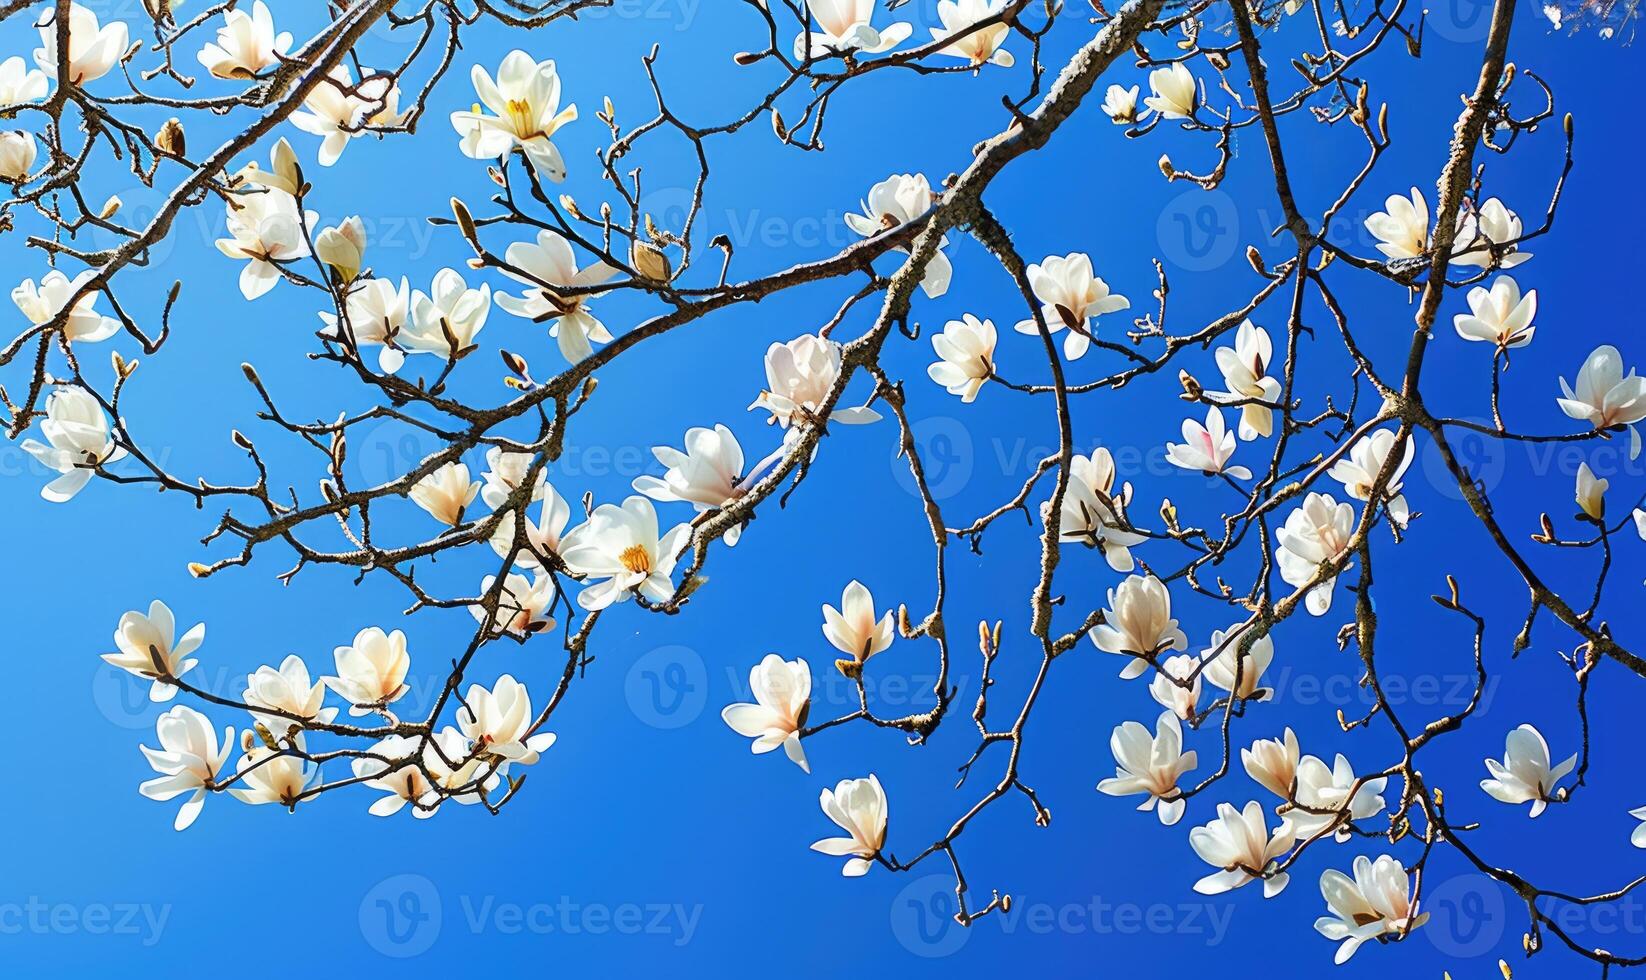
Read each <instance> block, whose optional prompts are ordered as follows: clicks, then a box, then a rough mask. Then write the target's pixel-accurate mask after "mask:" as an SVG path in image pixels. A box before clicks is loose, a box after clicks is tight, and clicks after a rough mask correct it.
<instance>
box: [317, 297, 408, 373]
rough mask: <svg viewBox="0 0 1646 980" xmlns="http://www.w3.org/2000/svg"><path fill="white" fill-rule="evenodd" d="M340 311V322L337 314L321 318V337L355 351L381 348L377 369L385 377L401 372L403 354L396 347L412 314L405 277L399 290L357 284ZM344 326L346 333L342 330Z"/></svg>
mask: <svg viewBox="0 0 1646 980" xmlns="http://www.w3.org/2000/svg"><path fill="white" fill-rule="evenodd" d="M343 311H344V313H345V314H347V316H346V318H345V319H344V320H342V321H341V322H340V321H339V319H338V316H337V314H336V313H321V314H320V322H321V323H322V324H324V326H323V327H322V328H321V331H320V333H321V335H322V336H325V337H330V338H333V339H336V340H338V341H340V342H343V343H345V345H346V346H353V347H356V348H360V347H382V348H383V349H382V350H381V351H379V352H378V354H377V367H378V369H379V370H381V371H382V372H383V373H384V374H393V373H394V372H396V371H398V370H400V366H401V365H402V364H405V363H406V354H405V352H404V351H402V350H401V349H400V346H399V345H400V331H401V328H403V327H404V326H405V325H406V318H407V317H408V316H409V315H410V312H411V299H410V291H409V287H408V286H407V284H406V277H405V276H401V277H400V284H399V285H398V286H397V285H395V284H394V283H393V282H391V281H389V280H387V279H361V280H359V281H357V282H356V283H355V284H354V285H352V286H350V287H349V292H348V296H347V297H345V299H344V300H343ZM345 324H346V325H347V327H348V330H347V331H344V330H343V326H344V325H345ZM345 333H346V337H347V339H345ZM350 342H352V344H351V343H350Z"/></svg>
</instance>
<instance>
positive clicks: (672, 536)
mask: <svg viewBox="0 0 1646 980" xmlns="http://www.w3.org/2000/svg"><path fill="white" fill-rule="evenodd" d="M691 536H692V529H691V527H690V526H689V525H686V524H676V525H675V526H674V527H672V528H670V529H669V531H668V533H666V534H663V535H661V536H660V535H659V534H658V530H657V511H656V509H654V508H653V507H652V502H651V501H650V500H647V499H646V498H645V497H642V496H639V495H638V494H637V495H635V496H632V497H629V498H628V499H626V500H624V501H623V505H622V506H621V507H619V506H617V505H616V504H601V505H600V506H599V507H596V508H595V509H594V513H592V514H590V515H589V519H588V520H587V521H585V522H583V523H582V524H580V525H578V526H577V527H575V528H572V530H571V531H569V532H567V534H566V537H565V539H564V540H563V541H562V542H561V551H560V557H561V558H562V559H563V560H564V561H565V563H566V566H567V567H568V568H570V569H571V570H572V571H573V572H575V573H577V574H580V575H583V576H585V583H584V586H583V591H581V592H579V593H578V594H577V604H578V605H580V606H582V607H583V608H584V609H587V610H590V611H593V610H596V609H604V608H606V607H607V606H609V605H611V604H612V603H614V602H624V601H627V600H628V599H629V598H630V597H631V596H633V595H635V594H639V595H643V596H645V597H646V598H647V599H650V600H652V601H654V602H663V601H664V600H666V599H668V598H669V597H670V596H671V595H673V594H674V582H673V580H672V578H671V576H673V574H674V566H675V562H676V561H678V560H679V558H680V553H681V552H682V551H683V550H685V548H686V546H687V544H689V543H690V542H691ZM595 580H598V581H595Z"/></svg>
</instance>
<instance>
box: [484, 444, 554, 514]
mask: <svg viewBox="0 0 1646 980" xmlns="http://www.w3.org/2000/svg"><path fill="white" fill-rule="evenodd" d="M533 459H534V457H533V456H532V454H531V453H517V452H511V451H509V450H507V449H504V448H503V447H502V446H493V447H491V448H490V449H488V450H486V472H484V473H482V474H480V478H481V479H483V480H485V481H486V485H485V486H484V487H483V488H481V490H480V499H481V500H482V501H484V502H485V504H486V506H487V507H490V508H491V509H492V510H496V509H497V508H499V507H501V506H503V504H504V503H506V502H507V501H508V499H509V498H510V497H511V496H513V495H514V492H515V490H517V489H519V488H520V486H521V484H523V483H525V482H526V474H527V473H529V472H531V465H532V461H533ZM534 479H535V482H534V483H533V485H532V498H531V499H533V500H542V499H543V495H544V493H545V492H546V491H547V488H548V482H547V481H548V474H547V473H545V472H543V470H542V469H538V471H537V476H536V477H535V478H534Z"/></svg>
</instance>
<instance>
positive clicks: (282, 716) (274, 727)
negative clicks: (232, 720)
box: [241, 653, 337, 738]
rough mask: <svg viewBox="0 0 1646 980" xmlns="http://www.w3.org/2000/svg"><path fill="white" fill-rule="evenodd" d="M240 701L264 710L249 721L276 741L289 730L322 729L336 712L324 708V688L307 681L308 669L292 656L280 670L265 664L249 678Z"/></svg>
mask: <svg viewBox="0 0 1646 980" xmlns="http://www.w3.org/2000/svg"><path fill="white" fill-rule="evenodd" d="M241 700H243V701H245V702H246V703H247V704H249V705H251V706H252V707H253V708H262V709H264V710H263V711H253V712H252V717H253V718H255V719H257V721H258V722H259V723H261V724H262V726H263V727H264V728H267V729H268V730H269V732H270V733H271V734H273V735H274V736H275V737H277V738H278V737H280V736H283V735H285V734H287V733H288V732H289V731H290V730H291V729H292V728H302V727H303V726H304V725H305V724H307V723H310V722H316V723H319V724H322V725H325V724H329V723H330V722H331V720H332V719H333V718H335V717H337V709H336V708H327V707H324V704H325V701H326V685H325V684H323V683H321V682H320V681H313V682H311V681H310V680H309V665H308V664H306V663H304V662H303V658H302V657H299V656H298V655H297V654H295V653H294V654H290V655H289V656H287V657H286V659H285V660H283V661H281V663H280V669H279V670H276V669H275V668H273V667H270V666H269V665H267V664H264V665H263V666H261V667H259V668H257V670H256V672H255V673H252V674H250V675H248V676H247V677H246V691H245V693H244V694H242V695H241ZM276 712H278V713H276Z"/></svg>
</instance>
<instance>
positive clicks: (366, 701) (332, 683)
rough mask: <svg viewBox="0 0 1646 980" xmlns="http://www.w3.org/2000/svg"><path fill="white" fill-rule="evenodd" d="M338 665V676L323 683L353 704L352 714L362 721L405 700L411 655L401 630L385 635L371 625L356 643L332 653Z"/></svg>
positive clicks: (322, 679)
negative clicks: (365, 717)
mask: <svg viewBox="0 0 1646 980" xmlns="http://www.w3.org/2000/svg"><path fill="white" fill-rule="evenodd" d="M332 659H333V660H334V661H336V663H337V676H336V677H322V678H320V680H321V682H322V683H324V684H325V685H326V686H327V687H329V688H331V690H332V692H333V693H334V694H336V695H337V696H338V697H340V698H342V699H343V700H345V701H347V702H348V703H349V714H350V715H352V716H354V717H356V718H358V717H360V716H361V715H369V714H371V713H372V712H373V711H378V710H381V709H383V708H386V707H387V706H388V705H390V704H393V703H394V702H396V701H398V700H400V699H401V698H402V697H405V695H406V692H407V691H409V690H410V688H409V687H408V686H407V685H406V672H407V671H408V670H410V669H411V656H410V655H409V654H408V653H407V652H406V634H405V633H403V632H401V631H400V630H395V631H394V632H393V633H384V632H383V630H382V628H381V627H377V626H368V627H366V628H365V629H363V630H361V631H360V632H358V633H356V634H355V635H354V642H353V643H351V644H350V645H348V646H346V647H338V648H336V649H335V650H334V651H332Z"/></svg>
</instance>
